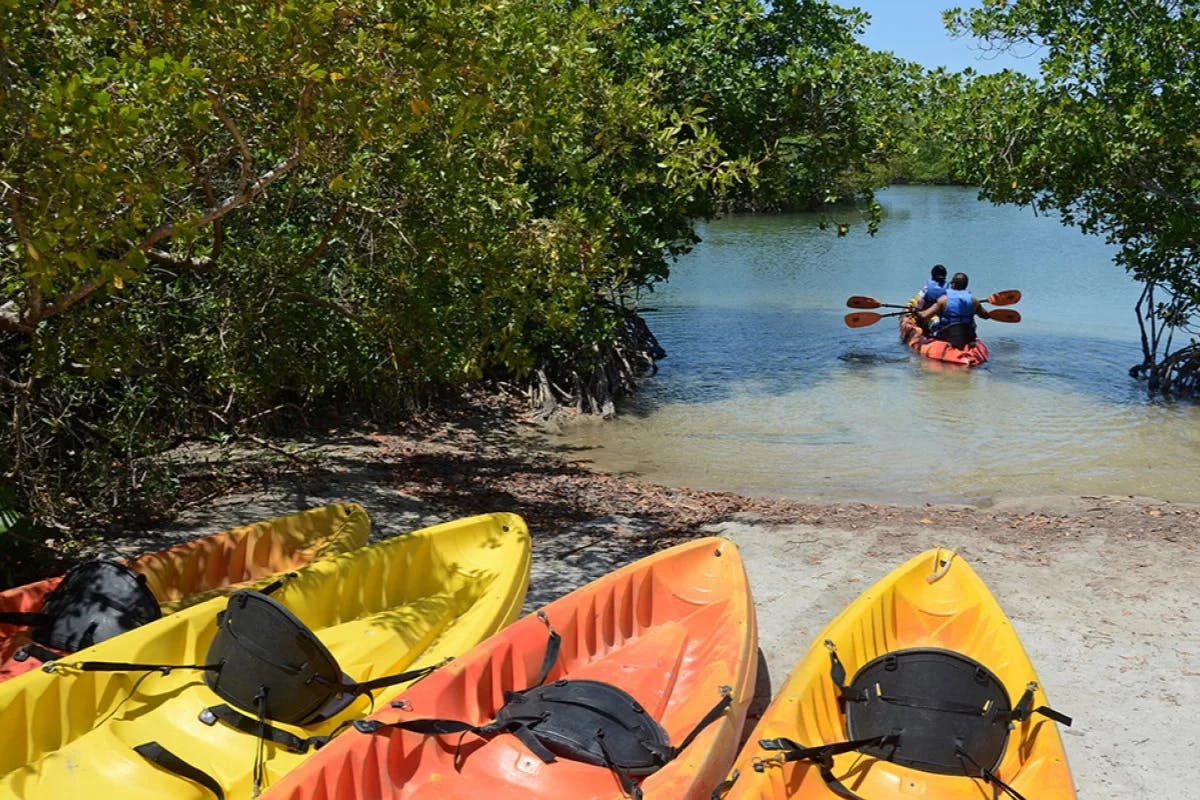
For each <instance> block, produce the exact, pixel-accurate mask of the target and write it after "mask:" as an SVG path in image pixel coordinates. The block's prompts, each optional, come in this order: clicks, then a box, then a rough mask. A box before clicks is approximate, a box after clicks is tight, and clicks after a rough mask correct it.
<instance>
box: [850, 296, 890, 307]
mask: <svg viewBox="0 0 1200 800" xmlns="http://www.w3.org/2000/svg"><path fill="white" fill-rule="evenodd" d="M882 305H883V303H881V302H879V301H878V300H876V299H875V298H874V297H863V296H862V295H861V294H856V295H854V297H851V298H850V299H849V300H847V301H846V307H847V308H879V307H880V306H882Z"/></svg>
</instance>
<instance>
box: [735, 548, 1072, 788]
mask: <svg viewBox="0 0 1200 800" xmlns="http://www.w3.org/2000/svg"><path fill="white" fill-rule="evenodd" d="M826 640H829V641H831V642H833V643H834V644H835V645H836V646H837V648H838V655H839V657H840V658H841V661H842V663H843V664H844V665H845V668H846V674H847V676H853V675H854V674H855V673H856V672H857V671H858V669H859V668H861V667H862V666H863V665H864V664H866V663H868V662H870V661H871V660H873V659H875V658H878V657H880V656H882V655H883V654H885V653H890V652H895V651H897V650H903V649H906V648H915V647H933V648H940V649H945V650H951V651H954V652H956V653H961V654H963V655H965V656H967V657H969V658H972V659H974V660H976V661H977V662H979V663H981V664H983V665H984V666H986V667H987V668H988V669H990V670H991V671H992V672H994V673H995V674H996V676H997V677H998V678H999V679H1000V680H1001V681H1002V683H1003V684H1004V687H1005V689H1006V691H1007V693H1008V695H1009V697H1010V698H1011V700H1012V702H1014V703H1015V702H1016V701H1017V699H1018V698H1019V697H1020V696H1021V695H1022V693H1023V692H1024V691H1025V688H1026V686H1027V685H1028V683H1029V682H1030V681H1036V680H1037V674H1036V672H1035V671H1034V668H1033V664H1032V663H1030V660H1029V656H1028V655H1027V654H1026V653H1025V650H1024V648H1023V647H1022V646H1021V643H1020V641H1019V640H1018V638H1017V634H1016V632H1015V631H1014V630H1013V627H1012V623H1011V622H1009V620H1008V618H1007V617H1006V616H1005V615H1004V613H1003V611H1001V610H1000V607H999V605H997V603H996V600H995V599H994V598H993V597H992V595H991V593H990V592H989V591H988V589H987V587H986V586H985V585H984V583H983V581H982V580H980V578H979V576H978V575H977V574H976V573H975V571H974V570H973V569H971V567H970V565H969V564H967V563H966V562H965V561H964V560H963V559H962V558H960V557H957V556H955V554H954V553H953V552H951V551H946V550H940V549H938V550H930V551H928V552H926V553H923V554H921V555H919V556H917V557H915V558H913V559H911V560H910V561H908V563H906V564H904V565H902V566H901V567H899V568H897V569H896V570H894V571H893V572H892V573H891V574H889V575H888V576H886V577H885V578H883V579H882V580H880V581H879V582H878V583H876V584H875V585H874V586H872V587H871V588H869V589H867V590H866V591H865V592H863V594H862V595H861V596H860V597H859V598H858V599H857V600H855V601H854V602H853V603H851V604H850V605H849V606H848V607H847V608H846V609H844V610H843V611H842V612H841V613H840V614H838V616H837V617H835V618H834V619H833V621H832V622H830V623H829V625H828V627H826V628H825V630H824V631H822V632H821V634H820V635H819V636H817V637H816V638H815V640H814V641H813V644H812V646H811V647H810V649H809V651H808V654H807V655H806V656H805V657H804V658H803V659H801V661H800V663H799V664H797V666H796V669H795V671H793V672H792V674H791V676H790V677H789V678H788V680H787V682H786V683H785V684H784V685H783V687H782V688H781V689H780V691H779V694H778V695H777V696H776V698H775V700H774V701H773V702H772V703H771V706H770V708H768V709H767V711H766V712H765V713H764V714H763V716H762V719H761V720H759V723H758V725H757V726H755V728H754V731H753V732H752V733H751V734H750V737H749V738H748V739H747V741H746V744H745V747H744V748H743V750H742V752H741V753H740V754H739V755H738V757H737V762H736V763H735V764H734V769H733V770H731V774H732V773H733V771H736V772H737V773H738V776H737V778H736V780H734V782H733V785H732V787H731V788H730V790H729V791H728V792H727V793H725V794H723V795H721V797H722V798H723V800H835V797H836V795H835V794H834V793H833V792H832V791H831V790H830V789H829V788H828V786H827V785H826V783H825V781H824V780H823V779H822V777H821V774H820V770H819V769H818V768H817V767H815V766H814V765H813V764H812V763H811V762H809V761H793V762H789V763H783V762H782V761H781V758H780V753H779V751H777V750H767V749H765V748H763V747H762V746H761V744H760V740H762V739H774V738H777V737H786V738H788V739H791V740H792V741H795V742H798V743H800V744H802V745H804V746H808V747H814V746H817V745H820V744H824V743H834V742H840V741H844V740H845V739H846V738H847V730H846V723H845V715H844V712H843V709H842V706H841V704H840V703H839V700H838V694H837V690H836V688H835V687H834V684H833V680H832V678H831V677H830V658H829V653H828V652H827V651H826V648H825V645H824V643H825V641H826ZM1042 705H1047V701H1046V695H1045V693H1044V692H1043V690H1042V689H1041V687H1040V686H1039V687H1038V689H1037V691H1036V693H1035V695H1034V702H1033V707H1034V708H1036V707H1038V706H1042ZM1062 710H1063V711H1066V712H1068V713H1069V712H1070V709H1062ZM901 736H903V733H901ZM756 766H757V767H758V769H756ZM832 772H833V774H834V775H835V776H836V777H837V778H838V779H840V780H841V781H842V782H843V783H844V785H845V786H846V787H847V788H848V789H849V790H850V791H852V792H854V793H855V794H857V795H859V796H860V797H862V798H864V799H865V800H889V799H890V798H896V800H900V798H921V799H922V800H989V798H992V797H993V793H992V787H991V786H990V785H988V784H986V783H985V782H984V781H982V780H978V779H975V778H971V777H964V776H962V775H944V774H935V773H932V772H926V771H921V770H917V769H914V768H911V767H905V766H902V765H900V764H896V763H893V762H890V761H885V760H880V759H875V758H873V757H870V756H867V755H864V754H862V753H859V752H850V753H844V754H840V755H836V756H834V757H833V762H832ZM996 773H997V774H998V775H999V776H1000V778H1001V780H1003V781H1005V782H1006V783H1008V784H1009V785H1010V786H1012V788H1013V789H1015V790H1016V791H1017V792H1020V793H1021V794H1022V795H1024V796H1025V797H1028V798H1030V800H1035V798H1036V800H1075V790H1074V787H1073V783H1072V780H1071V773H1070V770H1069V769H1068V767H1067V759H1066V754H1065V752H1064V750H1063V744H1062V739H1061V737H1060V736H1059V733H1058V728H1057V726H1056V724H1055V723H1054V722H1052V721H1051V720H1049V719H1047V718H1045V717H1042V716H1040V715H1036V714H1035V715H1033V716H1032V717H1031V718H1029V719H1026V720H1024V721H1021V722H1016V723H1014V727H1013V728H1012V730H1011V732H1010V734H1009V739H1008V743H1007V749H1006V750H1005V752H1004V756H1003V758H1002V759H1001V761H1000V763H999V766H998V767H997V768H996ZM1000 796H1002V797H1007V795H1006V794H1004V793H1003V792H1001V794H1000Z"/></svg>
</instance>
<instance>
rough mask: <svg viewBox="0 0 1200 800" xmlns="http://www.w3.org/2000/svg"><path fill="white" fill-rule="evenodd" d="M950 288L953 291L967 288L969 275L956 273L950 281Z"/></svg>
mask: <svg viewBox="0 0 1200 800" xmlns="http://www.w3.org/2000/svg"><path fill="white" fill-rule="evenodd" d="M950 288H951V289H960V290H961V289H965V288H967V273H965V272H956V273H954V277H953V278H951V279H950Z"/></svg>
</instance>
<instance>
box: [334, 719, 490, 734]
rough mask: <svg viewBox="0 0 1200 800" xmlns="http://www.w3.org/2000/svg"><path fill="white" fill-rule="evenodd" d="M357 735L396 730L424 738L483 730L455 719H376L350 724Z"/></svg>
mask: <svg viewBox="0 0 1200 800" xmlns="http://www.w3.org/2000/svg"><path fill="white" fill-rule="evenodd" d="M352 724H353V725H354V728H355V730H357V731H358V732H359V733H375V732H376V731H379V730H383V729H384V728H398V729H400V730H402V731H412V732H413V733H420V734H423V735H425V736H442V735H444V734H450V733H479V732H480V731H482V730H483V728H481V727H479V726H477V725H472V724H471V723H469V722H460V721H458V720H456V719H408V720H401V721H400V722H380V721H379V720H377V719H356V720H354V722H353V723H352Z"/></svg>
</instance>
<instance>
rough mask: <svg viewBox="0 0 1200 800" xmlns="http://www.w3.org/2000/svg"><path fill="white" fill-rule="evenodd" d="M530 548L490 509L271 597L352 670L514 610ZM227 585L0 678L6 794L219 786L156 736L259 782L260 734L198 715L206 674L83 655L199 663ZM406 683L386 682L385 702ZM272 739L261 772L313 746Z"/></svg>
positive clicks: (404, 656) (387, 661)
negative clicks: (113, 665)
mask: <svg viewBox="0 0 1200 800" xmlns="http://www.w3.org/2000/svg"><path fill="white" fill-rule="evenodd" d="M529 563H530V547H529V533H528V530H527V529H526V527H525V524H524V522H523V521H522V520H521V519H520V517H517V516H515V515H511V514H489V515H484V516H480V517H472V518H468V519H464V520H458V521H456V522H450V523H445V524H443V525H438V526H434V527H432V528H427V529H424V530H420V531H416V532H413V533H410V534H408V535H406V536H401V537H396V538H394V539H389V540H387V541H384V542H381V543H379V544H375V545H372V546H369V547H363V548H360V549H358V550H355V551H354V552H351V553H347V554H344V555H340V556H337V557H335V558H332V559H326V560H323V561H320V562H316V563H313V564H311V565H309V566H308V567H306V568H304V569H302V570H300V571H299V572H298V574H297V577H296V578H295V579H293V580H290V581H288V582H287V583H285V584H284V585H283V586H282V588H280V589H279V590H278V591H276V592H275V593H274V594H273V595H272V598H273V599H275V600H277V601H279V603H281V604H282V605H283V606H284V607H286V608H287V609H288V610H289V611H291V612H292V613H293V614H294V615H295V616H296V617H297V618H299V619H300V620H301V621H302V622H303V623H304V624H305V625H307V626H308V627H309V628H310V629H312V630H313V631H314V632H315V633H316V635H317V637H318V638H319V639H320V640H321V642H322V643H323V644H324V645H325V646H326V647H327V648H328V649H329V651H330V652H331V653H333V655H334V656H335V658H336V659H337V661H338V665H339V667H340V668H341V669H342V670H343V671H344V672H345V673H346V674H348V675H349V676H350V677H352V678H353V679H354V680H356V681H360V682H361V681H367V680H372V679H375V678H379V677H381V676H386V675H393V674H397V673H400V672H403V671H407V670H410V669H419V668H422V667H426V666H435V665H437V664H439V663H441V662H442V661H443V660H445V659H446V658H449V657H451V656H456V655H458V654H460V653H462V652H465V651H466V650H469V649H470V648H471V647H472V646H473V645H475V644H476V643H477V642H479V641H481V640H482V639H485V638H486V637H488V636H489V635H491V634H492V633H494V632H495V631H497V630H499V629H500V628H502V627H503V626H504V625H506V624H508V623H509V622H511V621H512V620H513V619H515V618H516V616H517V615H518V613H519V612H520V608H521V604H522V602H523V601H524V597H525V590H526V587H527V584H528V577H529ZM225 604H226V600H225V599H224V598H214V599H212V600H209V601H206V602H205V603H201V604H200V605H196V606H192V607H190V608H187V609H184V610H182V611H180V612H178V613H176V614H173V615H172V616H170V617H166V618H163V619H160V620H157V621H155V622H152V623H150V624H148V625H145V626H143V627H141V628H138V629H136V630H133V631H130V632H128V633H126V634H123V635H122V636H120V637H116V638H114V639H111V640H109V641H107V642H101V643H100V644H97V645H94V646H93V647H90V648H87V649H86V650H83V651H80V652H79V653H77V654H75V655H74V656H72V657H71V658H70V661H66V660H64V661H59V662H56V668H55V671H54V672H53V673H52V674H51V673H46V672H44V671H37V672H31V673H28V674H27V675H26V676H24V677H23V678H22V679H21V680H19V681H10V682H8V683H6V684H0V726H2V727H3V730H5V731H10V732H12V733H11V735H10V737H9V741H8V747H7V748H5V749H4V750H0V797H21V798H25V799H26V800H35V798H46V799H47V800H49V799H50V798H56V799H58V800H61V798H64V797H73V796H74V797H120V798H122V800H151V799H152V798H164V797H169V798H194V799H195V800H212V793H211V792H209V791H208V790H207V789H205V788H204V787H203V786H201V785H200V784H199V783H194V782H192V781H189V780H185V779H183V778H181V777H179V776H178V775H175V774H172V773H170V772H168V771H166V770H164V769H160V768H159V767H157V766H155V765H153V764H152V763H150V762H149V761H146V760H143V759H142V758H141V757H140V756H139V755H137V754H136V753H135V752H134V750H133V748H134V747H137V746H140V745H142V744H144V743H147V742H152V741H154V742H158V743H160V744H161V745H162V746H163V747H165V748H166V749H167V750H169V751H171V752H172V753H174V754H175V755H177V756H178V757H179V758H181V759H182V760H183V761H185V762H187V763H189V764H191V765H193V766H195V767H196V768H198V769H200V770H202V771H203V772H205V773H206V774H208V775H209V776H211V777H212V778H213V779H214V780H215V781H216V782H217V784H219V785H220V786H221V787H222V788H223V790H224V794H225V797H226V798H228V800H234V798H249V797H251V795H252V793H253V771H254V766H255V761H256V755H255V751H256V748H257V747H258V745H259V742H258V739H257V737H255V736H253V735H251V734H247V733H243V732H241V731H238V730H235V729H234V728H232V727H229V726H226V725H224V724H222V723H217V724H213V725H211V726H209V725H206V724H204V723H203V722H201V721H200V719H199V715H200V712H201V711H202V710H203V709H204V708H206V707H208V706H212V705H216V704H218V703H220V702H221V701H220V698H218V697H217V695H215V694H214V693H213V692H212V691H211V690H210V689H209V688H208V686H207V684H206V683H205V681H204V679H203V678H202V677H201V673H199V672H196V671H188V670H175V671H173V672H171V673H170V674H168V675H160V674H158V673H154V672H144V671H143V672H85V671H82V670H80V669H78V668H76V667H74V666H73V664H75V663H78V662H79V661H82V660H91V661H123V662H137V663H151V664H202V663H204V659H205V656H206V653H207V650H208V646H209V644H210V643H211V641H212V639H213V637H214V635H215V633H216V628H217V614H218V612H220V611H222V610H223V609H224V607H225ZM403 689H404V686H403V685H397V686H392V687H388V688H386V689H380V690H377V691H376V692H375V693H374V703H375V704H376V706H379V705H386V703H387V701H388V700H389V699H391V697H393V696H394V695H395V694H396V693H397V692H400V691H402V690H403ZM370 709H371V701H370V700H369V699H368V698H367V697H359V698H357V700H355V702H353V703H351V704H350V705H349V706H348V707H346V708H345V709H343V710H341V711H340V712H339V713H337V714H336V715H335V716H333V717H332V718H331V719H329V720H328V721H326V722H322V723H319V724H317V725H313V726H308V727H304V728H300V727H297V726H293V725H283V724H278V723H275V725H276V727H278V728H281V729H283V730H286V731H289V732H291V733H294V734H295V735H297V736H300V737H310V736H314V735H332V734H334V733H335V732H337V731H338V730H339V725H341V723H343V722H345V721H348V720H353V719H357V718H361V717H362V716H364V715H365V714H367V713H369V711H370ZM312 752H313V751H312V750H309V751H308V752H307V753H294V752H291V751H289V750H287V749H285V748H284V747H282V746H280V745H276V744H274V743H273V742H266V743H265V744H264V746H263V753H262V765H263V769H264V773H265V779H266V783H267V784H268V785H269V784H270V783H271V782H274V781H277V780H279V778H280V777H282V775H284V774H285V773H286V772H288V771H289V770H291V769H293V768H295V767H296V766H298V765H299V764H300V763H301V762H302V761H303V760H304V759H305V758H306V757H308V756H310V755H311V754H312Z"/></svg>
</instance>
